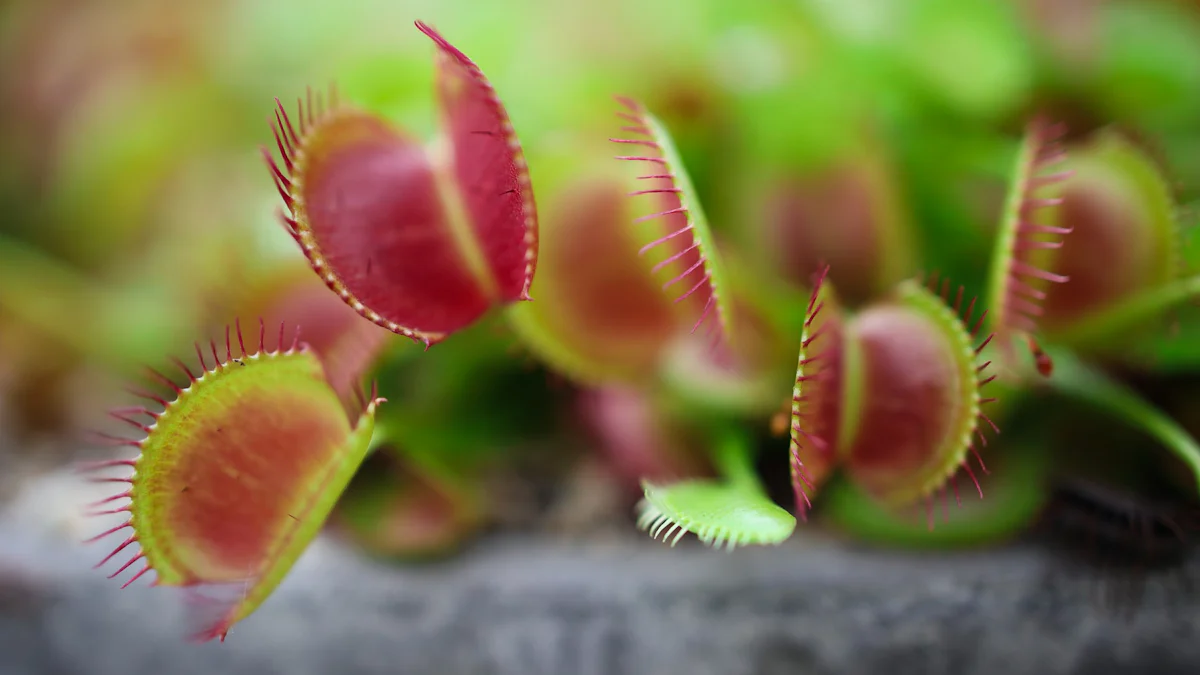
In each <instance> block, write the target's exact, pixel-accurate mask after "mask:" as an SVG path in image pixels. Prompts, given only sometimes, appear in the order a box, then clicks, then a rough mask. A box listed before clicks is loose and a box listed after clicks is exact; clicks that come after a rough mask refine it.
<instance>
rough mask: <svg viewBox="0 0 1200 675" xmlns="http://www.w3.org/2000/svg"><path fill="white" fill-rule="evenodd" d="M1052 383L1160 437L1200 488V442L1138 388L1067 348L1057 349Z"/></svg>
mask: <svg viewBox="0 0 1200 675" xmlns="http://www.w3.org/2000/svg"><path fill="white" fill-rule="evenodd" d="M1050 385H1051V386H1052V387H1054V388H1055V389H1057V390H1058V391H1059V392H1061V393H1063V394H1067V395H1070V396H1073V397H1075V398H1077V399H1079V400H1081V401H1087V402H1088V403H1091V404H1093V405H1095V406H1097V407H1099V408H1103V409H1104V410H1106V411H1108V412H1110V413H1113V414H1115V415H1118V416H1119V417H1121V418H1122V419H1124V420H1125V421H1126V422H1128V423H1129V424H1130V425H1132V426H1134V427H1136V428H1139V429H1141V430H1142V431H1145V432H1146V433H1147V434H1148V435H1150V436H1152V437H1154V438H1156V439H1158V440H1159V441H1160V442H1161V443H1162V444H1163V445H1165V446H1166V447H1167V448H1168V449H1170V450H1171V451H1172V452H1174V453H1175V455H1176V456H1178V457H1179V458H1180V459H1182V460H1183V461H1184V462H1185V463H1186V464H1187V465H1188V466H1189V467H1190V468H1191V470H1192V474H1193V475H1194V476H1195V477H1196V480H1197V483H1198V488H1200V444H1197V443H1196V440H1195V439H1193V438H1192V437H1191V435H1190V434H1188V432H1187V431H1186V430H1185V429H1183V427H1181V426H1179V424H1178V423H1176V422H1175V420H1173V419H1171V417H1170V416H1168V415H1167V414H1166V413H1164V412H1163V411H1161V410H1159V409H1158V408H1156V407H1155V406H1154V405H1153V404H1151V403H1150V402H1149V401H1146V400H1145V399H1143V398H1142V397H1141V396H1139V395H1138V394H1137V392H1135V391H1133V390H1132V389H1130V388H1128V387H1126V386H1125V385H1123V384H1121V383H1119V382H1117V381H1115V380H1113V379H1111V378H1109V377H1107V376H1106V375H1104V374H1103V373H1101V372H1099V371H1097V370H1095V369H1094V368H1091V367H1090V366H1088V365H1086V364H1085V363H1083V362H1082V361H1080V360H1079V359H1078V358H1076V357H1075V355H1074V354H1071V353H1070V352H1067V351H1063V350H1056V352H1055V354H1054V376H1053V377H1052V378H1050Z"/></svg>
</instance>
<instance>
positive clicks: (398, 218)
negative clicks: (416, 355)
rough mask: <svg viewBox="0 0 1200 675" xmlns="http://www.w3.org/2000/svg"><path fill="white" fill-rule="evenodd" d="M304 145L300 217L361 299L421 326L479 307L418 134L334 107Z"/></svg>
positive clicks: (460, 322) (457, 324)
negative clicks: (399, 131) (404, 133)
mask: <svg viewBox="0 0 1200 675" xmlns="http://www.w3.org/2000/svg"><path fill="white" fill-rule="evenodd" d="M305 153H306V159H305V161H306V164H305V172H304V176H303V178H304V182H303V195H302V196H303V201H304V206H305V209H306V212H307V218H308V224H309V226H310V227H311V228H312V230H313V233H314V236H315V238H316V241H317V245H318V247H319V248H320V251H321V254H322V255H323V256H324V258H325V259H326V261H327V262H328V264H329V266H330V267H331V268H332V269H333V271H334V272H335V273H336V274H337V275H338V276H339V277H340V278H341V280H342V282H343V283H344V284H345V286H346V288H347V289H349V291H350V292H351V293H352V294H353V295H354V296H355V297H356V298H358V300H359V301H361V302H362V303H363V304H364V305H366V306H367V307H368V308H370V309H372V310H374V311H375V312H377V313H379V314H380V315H381V316H383V317H384V318H385V319H388V320H391V321H394V322H395V323H397V324H399V325H401V326H404V327H407V328H411V329H415V330H418V331H422V332H427V333H448V332H451V331H454V330H456V329H459V328H462V327H464V326H466V325H468V324H470V323H472V322H473V321H475V320H476V319H477V318H479V316H481V315H482V314H483V313H484V312H485V311H487V309H488V304H489V303H488V301H487V298H486V297H485V296H484V295H483V293H482V291H481V289H480V286H479V284H478V283H477V282H476V281H475V279H474V277H473V276H472V275H471V272H470V270H469V269H468V268H467V266H466V264H465V262H464V259H463V256H462V254H461V253H460V251H459V250H458V248H457V246H456V244H455V242H454V240H453V237H452V235H451V231H450V229H449V225H448V223H447V221H446V214H445V212H444V210H443V208H442V205H441V202H440V201H439V197H438V192H437V189H436V184H435V182H434V175H433V171H432V168H431V166H430V162H429V158H428V156H427V155H426V153H425V150H424V148H423V147H422V146H421V145H420V144H418V143H416V142H415V141H413V140H412V139H408V138H403V137H401V136H399V135H398V134H397V133H396V132H395V131H394V130H392V129H390V128H389V127H387V126H386V124H385V123H384V122H382V121H380V120H377V119H376V118H374V117H371V116H368V115H365V114H342V115H340V116H339V117H337V118H335V119H333V120H331V121H329V122H327V123H326V124H325V125H324V126H322V127H321V128H320V131H319V132H318V133H317V134H316V135H315V136H314V137H313V138H312V139H311V140H310V141H309V142H308V145H307V146H306V147H305Z"/></svg>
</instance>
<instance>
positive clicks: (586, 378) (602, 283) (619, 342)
mask: <svg viewBox="0 0 1200 675" xmlns="http://www.w3.org/2000/svg"><path fill="white" fill-rule="evenodd" d="M587 149H588V148H587V147H586V146H584V147H582V148H581V147H578V146H577V145H572V146H571V147H570V150H572V151H574V152H572V155H573V157H572V158H570V159H567V158H563V157H560V156H553V155H549V154H547V155H544V156H542V157H540V159H547V160H549V161H547V162H545V163H539V165H538V166H539V167H541V170H542V172H543V173H541V174H539V181H540V182H539V186H540V187H542V186H548V187H549V188H550V189H549V190H548V191H547V194H548V195H550V196H549V198H548V199H547V200H544V203H543V206H542V209H541V211H542V214H543V217H542V219H541V223H540V228H541V231H540V233H539V236H540V241H539V244H538V246H539V249H540V256H541V258H542V262H541V264H540V266H539V267H540V269H539V273H538V278H537V279H536V280H535V281H534V284H533V287H532V291H533V293H534V294H535V295H536V296H537V298H538V301H537V302H530V303H521V304H518V305H516V306H514V307H513V308H512V310H511V311H510V312H508V318H509V319H510V323H511V325H512V327H513V329H514V331H515V332H516V333H517V334H518V336H519V337H520V338H521V339H522V342H523V343H524V345H525V346H526V347H528V348H529V349H530V351H532V352H533V353H534V354H535V355H536V356H537V357H538V358H539V359H540V360H542V361H544V362H545V363H547V364H549V365H551V366H552V367H553V368H554V369H555V370H557V371H559V372H562V373H564V374H566V375H567V376H569V377H570V378H571V379H572V380H574V381H576V382H579V383H583V384H587V385H592V386H602V387H604V386H630V387H644V386H646V385H647V384H648V383H649V382H652V381H653V380H654V378H655V376H656V374H657V372H658V370H659V367H660V363H661V360H662V357H663V353H664V351H665V349H666V347H667V345H668V344H669V343H670V341H671V340H672V339H673V337H674V335H675V334H676V333H678V332H679V331H680V329H681V323H682V322H681V320H680V317H679V316H678V313H677V312H676V311H675V310H674V308H673V307H672V304H671V301H670V299H669V298H668V297H667V296H666V295H665V294H664V293H663V292H662V291H661V290H660V288H659V286H660V285H661V284H660V283H659V282H656V281H655V278H654V276H653V275H652V274H651V267H650V264H649V263H648V262H647V261H646V260H645V258H644V257H642V256H638V255H637V250H638V247H639V244H638V241H637V239H636V238H635V234H636V233H635V232H634V231H633V230H632V228H629V227H628V226H627V223H628V221H629V220H632V219H633V218H634V217H635V214H634V212H633V211H634V209H635V207H636V204H635V203H634V200H631V199H628V198H627V197H626V195H625V193H626V190H627V189H628V188H627V187H626V183H627V182H632V181H625V180H624V178H625V175H624V172H621V171H618V169H619V168H627V167H615V166H611V163H607V162H606V163H605V164H604V165H603V168H594V167H592V166H590V165H587V164H585V163H583V162H581V161H580V160H579V159H578V158H577V157H575V155H576V154H583V153H584V152H585V151H586V150H587ZM564 160H565V161H564ZM559 162H563V164H564V165H563V166H559ZM555 169H557V171H555ZM565 175H570V176H571V178H565V177H564V176H565ZM541 176H548V178H541Z"/></svg>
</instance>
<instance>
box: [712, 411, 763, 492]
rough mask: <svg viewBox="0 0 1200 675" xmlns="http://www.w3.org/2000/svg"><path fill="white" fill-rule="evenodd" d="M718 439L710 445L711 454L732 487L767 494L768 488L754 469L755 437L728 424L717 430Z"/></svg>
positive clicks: (714, 462)
mask: <svg viewBox="0 0 1200 675" xmlns="http://www.w3.org/2000/svg"><path fill="white" fill-rule="evenodd" d="M716 433H717V440H716V442H715V443H713V444H712V445H711V446H709V454H710V455H711V456H712V461H713V464H714V465H715V466H716V469H717V473H719V474H720V475H721V477H722V478H724V479H725V480H726V481H728V483H729V484H730V486H731V487H735V488H738V489H744V490H748V491H753V492H756V493H759V494H766V491H767V490H766V488H765V487H763V484H762V481H761V480H759V478H758V473H756V472H755V470H754V461H753V455H754V453H753V449H752V448H753V439H752V438H751V437H750V434H749V433H747V432H746V430H744V429H741V428H738V427H735V426H733V425H726V426H723V427H722V428H720V429H718V430H716Z"/></svg>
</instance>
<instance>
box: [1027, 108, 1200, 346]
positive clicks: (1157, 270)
mask: <svg viewBox="0 0 1200 675" xmlns="http://www.w3.org/2000/svg"><path fill="white" fill-rule="evenodd" d="M1070 165H1071V167H1072V169H1073V171H1074V175H1073V176H1072V177H1071V178H1070V180H1068V181H1066V182H1064V183H1063V184H1062V185H1061V186H1059V196H1058V199H1060V200H1061V202H1062V206H1061V207H1060V208H1059V209H1057V210H1056V213H1055V217H1056V220H1057V225H1058V226H1059V227H1061V228H1071V229H1074V230H1075V232H1076V233H1075V234H1074V235H1072V237H1071V242H1070V243H1069V244H1068V245H1067V246H1065V247H1063V249H1062V250H1061V251H1055V252H1053V255H1047V256H1046V257H1047V259H1048V265H1049V266H1050V268H1051V269H1053V270H1055V271H1056V272H1060V273H1062V274H1064V275H1070V276H1071V278H1072V282H1071V283H1070V284H1064V285H1063V286H1061V287H1056V288H1053V289H1050V290H1049V291H1048V292H1047V295H1046V298H1045V300H1044V303H1043V305H1044V316H1043V319H1042V325H1043V330H1044V334H1045V335H1046V338H1047V339H1048V340H1051V341H1053V342H1055V343H1057V344H1059V345H1062V346H1066V347H1071V348H1072V349H1074V350H1075V351H1076V352H1077V353H1081V354H1087V355H1092V356H1104V357H1106V358H1110V357H1112V356H1114V355H1116V356H1119V354H1120V352H1121V351H1122V350H1123V349H1124V348H1125V346H1126V345H1127V344H1128V341H1129V339H1130V338H1131V337H1132V336H1137V335H1139V334H1140V333H1144V331H1146V330H1147V329H1149V328H1151V327H1153V324H1154V323H1155V321H1156V320H1163V319H1165V318H1166V317H1167V316H1168V315H1169V313H1170V312H1171V311H1172V310H1174V309H1176V308H1178V307H1180V306H1182V305H1183V304H1184V303H1186V302H1187V301H1189V300H1193V299H1194V298H1196V297H1197V295H1200V276H1195V275H1190V274H1185V273H1184V265H1183V263H1182V259H1181V248H1182V241H1181V237H1182V234H1181V230H1180V226H1179V221H1178V215H1179V214H1178V210H1177V207H1176V205H1175V200H1174V197H1173V195H1172V191H1171V188H1170V186H1169V184H1168V183H1167V181H1166V179H1165V178H1164V176H1163V174H1162V169H1161V168H1160V167H1159V166H1158V163H1157V162H1156V161H1155V159H1154V158H1153V156H1152V155H1151V154H1150V153H1148V152H1146V151H1144V150H1142V149H1141V148H1140V147H1139V145H1138V144H1137V143H1135V142H1134V141H1132V140H1131V139H1130V138H1129V137H1127V136H1126V135H1123V134H1121V133H1119V132H1117V131H1115V130H1112V129H1105V130H1101V131H1100V132H1097V133H1096V134H1095V135H1094V136H1093V137H1092V138H1091V139H1089V140H1088V141H1087V142H1085V143H1083V144H1080V145H1078V146H1077V147H1075V148H1073V149H1072V151H1071V159H1070Z"/></svg>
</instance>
